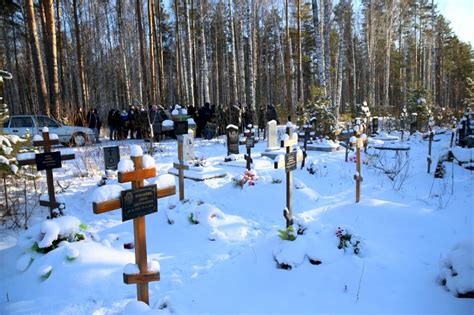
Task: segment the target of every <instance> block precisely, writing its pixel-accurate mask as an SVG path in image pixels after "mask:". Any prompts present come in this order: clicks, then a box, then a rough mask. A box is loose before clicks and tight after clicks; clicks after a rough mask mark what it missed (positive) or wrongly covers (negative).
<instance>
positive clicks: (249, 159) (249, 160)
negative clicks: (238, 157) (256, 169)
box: [244, 125, 255, 171]
mask: <svg viewBox="0 0 474 315" xmlns="http://www.w3.org/2000/svg"><path fill="white" fill-rule="evenodd" d="M249 126H251V125H249ZM245 136H246V140H245V146H246V148H247V154H245V155H244V158H245V160H246V161H247V165H246V167H247V170H249V171H250V169H251V168H252V163H253V160H252V148H253V147H254V144H255V139H254V137H253V136H254V135H253V132H252V131H251V130H248V132H246V133H245Z"/></svg>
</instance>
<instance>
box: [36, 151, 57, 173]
mask: <svg viewBox="0 0 474 315" xmlns="http://www.w3.org/2000/svg"><path fill="white" fill-rule="evenodd" d="M35 161H36V169H37V170H38V171H44V170H52V169H53V168H61V167H62V165H61V152H47V153H37V154H36V155H35Z"/></svg>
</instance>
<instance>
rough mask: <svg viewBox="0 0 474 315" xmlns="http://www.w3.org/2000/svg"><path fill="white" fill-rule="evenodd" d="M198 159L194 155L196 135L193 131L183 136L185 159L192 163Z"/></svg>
mask: <svg viewBox="0 0 474 315" xmlns="http://www.w3.org/2000/svg"><path fill="white" fill-rule="evenodd" d="M195 158H196V156H195V155H194V135H193V132H192V130H191V131H189V132H188V134H187V135H183V159H184V161H192V160H194V159H195Z"/></svg>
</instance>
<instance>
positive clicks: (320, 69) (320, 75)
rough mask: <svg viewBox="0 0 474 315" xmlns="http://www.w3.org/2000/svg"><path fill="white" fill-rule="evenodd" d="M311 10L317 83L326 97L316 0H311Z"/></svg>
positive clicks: (322, 48)
mask: <svg viewBox="0 0 474 315" xmlns="http://www.w3.org/2000/svg"><path fill="white" fill-rule="evenodd" d="M312 8H313V25H314V32H315V34H316V36H315V37H316V60H317V63H318V81H319V86H320V87H321V89H322V90H323V93H324V94H326V95H327V88H326V72H325V68H326V67H325V57H324V46H323V45H324V42H323V40H322V37H321V24H320V22H319V14H320V12H319V9H318V0H312Z"/></svg>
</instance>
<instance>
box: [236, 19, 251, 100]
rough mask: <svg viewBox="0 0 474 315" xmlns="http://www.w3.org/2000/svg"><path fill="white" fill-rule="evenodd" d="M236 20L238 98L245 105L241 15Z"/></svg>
mask: <svg viewBox="0 0 474 315" xmlns="http://www.w3.org/2000/svg"><path fill="white" fill-rule="evenodd" d="M237 20H238V21H236V22H235V23H236V25H237V34H238V37H236V38H235V40H236V47H237V58H238V60H239V66H238V69H239V70H238V71H239V85H238V86H239V89H238V90H239V100H240V101H241V102H242V104H243V105H244V106H247V105H248V104H247V95H246V93H245V87H246V86H247V84H246V82H245V68H246V67H245V57H244V32H243V26H242V16H239V17H238V18H237Z"/></svg>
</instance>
